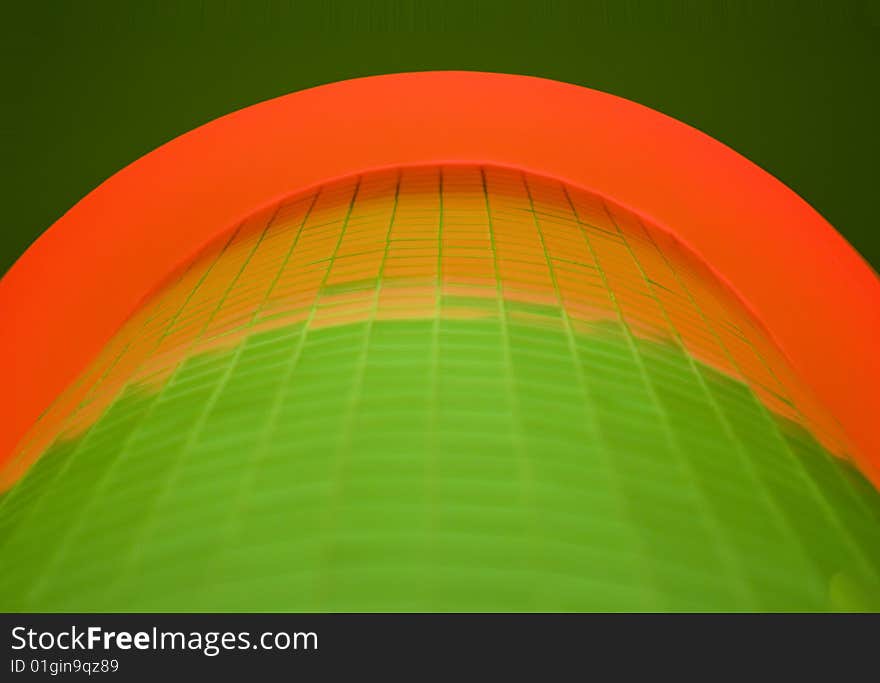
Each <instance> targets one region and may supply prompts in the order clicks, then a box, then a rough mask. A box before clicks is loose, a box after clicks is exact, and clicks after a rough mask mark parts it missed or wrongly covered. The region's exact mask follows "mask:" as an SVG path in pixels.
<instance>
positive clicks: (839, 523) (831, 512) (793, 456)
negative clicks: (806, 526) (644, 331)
mask: <svg viewBox="0 0 880 683" xmlns="http://www.w3.org/2000/svg"><path fill="white" fill-rule="evenodd" d="M639 225H640V226H641V228H642V230H644V232H645V233H646V234H647V235H648V237H649V239H650V240H651V243H652V244H653V245H654V248H655V249H656V250H657V251H658V252H659V253H660V255H661V257H662V258H663V260H664V262H665V263H666V264H667V267H668V268H669V270H670V271H671V272H672V274H673V276H674V277H675V279H676V280H677V281H678V282H679V284H680V285H681V287H682V288H683V289H684V291H685V292H686V294H687V296H688V298H689V299H690V301H691V304H692V305H693V306H694V308H695V309H696V311H697V313H698V314H699V315H700V317H701V318H702V319H703V321H704V322H705V324H706V326H707V328H708V329H709V330H710V332H711V333H712V334H713V336H714V337H715V338H716V340H717V341H718V343H719V344H720V346H721V348H722V349H723V350H724V352H725V354H726V355H727V356H728V358H729V359H730V361H731V362H732V363H733V364H734V367H735V368H737V370H738V371H739V373H740V374H741V375H742V376H743V380H744V381H745V382H746V383H749V379H748V377H747V376H745V375H744V374H743V371H742V368H741V367H740V366H739V364H738V363H737V362H736V360H735V359H734V357H733V355H732V354H731V353H730V351H729V349H728V348H727V346H726V345H725V344H724V342H723V340H721V338H720V336H719V335H718V333H717V331H716V330H715V329H714V326H713V325H712V323H711V322H710V320H709V318H708V316H707V315H706V313H705V312H704V311H703V309H702V307H701V306H700V305H699V303H698V302H697V301H696V298H695V297H694V295H693V293H692V292H691V291H690V288H689V287H688V286H687V285H686V284H685V283H684V281H683V280H682V278H680V277H679V275H678V273H677V272H676V270H675V268H673V266H672V264H671V263H669V261H668V259H667V258H666V256H665V254H663V252H662V251H660V248H659V247H658V246H657V244H656V242H655V241H654V238H653V236H652V235H651V234H650V233H649V231H648V230H647V228H645V226H644V225H643V224H642V223H641V221H640V222H639ZM747 343H748V342H747ZM749 346H750V347H751V348H752V349H753V351H754V353H755V355H756V356H757V357H758V358H759V359H761V361H762V363H764V365H765V367H766V368H767V369H768V371H771V372H772V370H771V369H770V368H769V366H768V365H767V364H766V362H765V361H764V359H763V356H762V355H761V354H759V353H758V352H757V350H756V349H754V347H753V346H752V345H751V344H750V343H749ZM774 378H775V379H776V381H777V382H779V380H778V378H776V377H775V375H774ZM750 393H751V394H752V398H753V400H754V402H755V403H756V404H757V406H758V410H759V411H760V412H761V413H762V414H763V415H764V416H765V419H766V420H767V421H768V422H769V423H770V426H771V431H772V432H773V434H774V435H775V436H776V438H777V439H778V441H779V442H780V444H781V445H782V447H783V450H784V451H785V452H787V453H788V455H789V458H790V460H791V461H792V462H794V463H795V464H796V466H797V469H798V471H799V472H800V473H801V475H802V477H803V479H804V481H806V482H807V484H808V485H809V487H810V488H811V489H812V490H813V491H814V493H815V495H816V498H817V500H821V501H822V507H823V508H824V509H825V512H826V515H827V517H828V518H829V519H832V520H834V525H835V526H836V527H837V528H838V529H839V530H840V531H841V532H842V533H843V536H844V537H845V538H846V539H847V545H848V546H849V547H850V550H851V551H853V552H854V553H855V554H856V556H857V557H859V559H860V560H861V562H862V563H863V566H866V567H870V566H871V562H870V559H869V558H868V557H867V556H866V555H865V554H864V551H862V550H861V548H860V546H859V544H858V542H856V540H855V539H854V538H853V536H852V532H851V531H850V529H849V527H848V526H847V525H846V524H845V523H844V522H843V520H842V519H840V516H839V515H838V513H837V512H836V510H835V509H834V507H833V506H832V505H831V504H830V503H829V501H828V499H827V495H826V494H825V492H824V490H823V489H821V488H820V487H818V486H816V483H815V481H814V479H813V477H812V475H811V474H810V473H809V472H808V471H807V470H806V468H805V467H804V464H803V462H802V461H801V458H800V457H798V455H797V453H795V452H794V450H793V449H792V448H791V445H790V444H789V443H788V441H787V439H786V438H785V437H784V436H783V435H782V434H781V433H780V430H779V428H778V426H777V424H776V421H775V419H774V417H773V415H772V414H771V413H770V411H769V410H768V408H767V407H766V406H765V405H764V403H763V402H762V401H761V400H760V399H759V398H758V397H757V396H755V394H754V392H753V391H751V392H750ZM792 406H794V408H795V410H796V411H797V412H798V415H800V417H801V420H803V424H804V425H806V424H808V423H807V422H806V421H805V419H804V417H803V415H801V413H800V411H799V410H798V408H797V406H796V405H795V404H794V402H792ZM822 456H823V457H825V458H828V457H833V456H829V455H827V454H825V453H824V449H823V454H822ZM832 469H833V471H834V473H835V476H836V477H837V478H841V477H842V474H841V473H840V470H839V468H837V467H834V468H832ZM844 483H846V482H844ZM843 488H844V489H845V490H846V491H847V495H848V496H849V497H850V498H852V499H854V500H856V503H857V504H858V505H859V508H860V509H862V510H864V507H863V505H862V501H861V499H860V498H858V497H857V496H853V495H852V491H851V489H850V487H849V486H844V487H843ZM774 509H776V510H777V512H778V514H780V515H781V514H782V513H781V511H780V510H779V508H778V506H776V505H775V504H774ZM783 521H784V523H785V524H786V527H788V528H789V529H792V527H791V523H790V522H789V521H788V520H785V519H784V520H783ZM795 538H798V545H799V548H800V551H801V553H802V554H806V552H807V551H806V548H805V547H804V545H803V542H802V541H801V540H800V538H799V537H798V536H797V535H795ZM807 557H808V555H807Z"/></svg>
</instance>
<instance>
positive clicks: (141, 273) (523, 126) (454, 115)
mask: <svg viewBox="0 0 880 683" xmlns="http://www.w3.org/2000/svg"><path fill="white" fill-rule="evenodd" d="M450 161H454V162H457V163H496V164H501V165H509V166H515V167H520V168H526V169H529V170H531V171H533V172H535V173H541V174H544V175H551V176H555V177H557V178H560V179H563V180H565V181H566V182H570V183H572V184H575V185H580V186H583V187H587V188H590V189H591V190H593V191H595V192H597V193H599V194H602V195H605V196H608V197H610V198H613V199H614V200H615V201H617V202H619V203H621V204H624V205H627V206H630V207H632V208H633V209H636V210H637V211H638V212H639V213H641V214H643V215H645V216H647V217H650V218H651V219H652V220H653V221H654V222H656V223H658V224H660V225H662V226H664V227H666V228H667V229H668V230H669V231H671V232H673V233H674V234H676V235H677V236H678V237H679V238H680V239H681V240H683V241H684V242H686V243H687V244H688V245H689V246H690V247H691V248H692V249H693V250H694V251H695V252H696V253H697V254H698V255H699V256H701V257H702V258H703V259H705V261H706V262H707V263H708V264H710V265H711V266H712V267H713V269H714V270H715V271H716V273H718V275H719V276H720V277H722V278H723V279H724V280H726V281H727V282H729V283H731V284H732V286H733V287H734V289H735V290H736V291H737V292H738V293H739V295H740V296H741V297H742V298H743V299H744V300H745V301H746V302H747V303H748V304H749V305H750V306H751V307H752V308H753V310H754V311H755V312H756V314H757V316H758V318H759V319H760V320H761V321H762V322H763V324H764V325H765V326H766V327H767V328H768V329H769V330H770V332H771V333H772V334H773V336H774V337H775V339H776V340H777V342H778V343H779V344H780V346H781V347H782V349H783V351H785V352H786V353H787V354H788V356H789V357H790V358H791V360H792V362H793V364H794V365H795V367H796V368H797V370H798V371H799V372H800V373H801V375H802V377H803V378H804V379H805V380H806V381H807V382H808V384H809V385H810V386H811V387H812V388H813V390H814V391H815V392H816V393H817V395H818V396H819V398H820V400H822V401H823V402H824V404H825V405H826V406H827V407H828V408H829V409H830V410H831V412H832V413H833V414H834V415H835V417H836V418H837V419H838V420H839V421H840V423H841V424H842V425H843V427H844V429H845V430H846V432H847V434H848V436H849V438H850V440H851V441H852V442H853V444H854V447H855V450H856V455H857V456H858V460H859V462H860V463H861V464H862V466H863V469H865V471H866V474H868V476H869V477H871V478H872V479H873V480H874V482H875V483H877V482H878V481H880V477H878V472H880V430H878V429H876V427H875V425H874V422H875V420H876V415H877V414H878V408H880V401H878V387H880V361H878V354H877V349H878V348H880V279H878V277H877V275H876V274H875V273H874V272H873V271H872V270H871V268H870V267H869V266H868V265H867V264H866V263H865V262H864V261H863V260H862V259H861V257H860V256H859V255H858V254H857V253H856V252H855V250H853V249H852V247H850V246H849V244H847V242H846V241H845V240H844V239H843V237H841V236H840V235H839V234H838V233H837V232H836V231H835V230H834V229H833V228H832V226H831V225H829V224H828V223H827V222H826V221H825V220H824V219H823V218H822V217H821V216H820V215H819V214H818V213H817V212H816V211H815V210H813V209H812V208H811V207H810V206H809V205H808V204H807V203H806V202H804V201H803V200H802V199H801V198H799V197H798V196H797V195H796V194H795V193H794V192H792V191H791V190H789V189H788V188H787V187H786V186H785V185H783V184H782V183H780V182H779V181H777V180H776V179H775V178H773V177H772V176H770V175H769V174H767V173H766V172H764V171H763V170H762V169H760V168H759V167H757V166H755V165H754V164H752V163H751V162H749V161H748V160H747V159H745V158H744V157H742V156H740V155H738V154H737V153H735V152H733V151H732V150H731V149H729V148H727V147H725V146H724V145H722V144H721V143H719V142H718V141H716V140H714V139H712V138H710V137H708V136H707V135H704V134H703V133H700V132H699V131H697V130H695V129H693V128H690V127H689V126H687V125H685V124H683V123H681V122H678V121H675V120H674V119H671V118H669V117H667V116H664V115H663V114H660V113H658V112H656V111H653V110H651V109H648V108H646V107H643V106H641V105H638V104H635V103H633V102H630V101H627V100H624V99H621V98H618V97H615V96H612V95H608V94H605V93H601V92H597V91H595V90H590V89H587V88H582V87H578V86H573V85H568V84H563V83H558V82H555V81H548V80H544V79H538V78H531V77H525V76H510V75H500V74H487V73H473V72H427V73H410V74H397V75H390V76H376V77H370V78H363V79H356V80H351V81H344V82H340V83H334V84H331V85H325V86H321V87H318V88H313V89H311V90H306V91H302V92H298V93H293V94H291V95H287V96H284V97H280V98H277V99H274V100H270V101H268V102H263V103H261V104H258V105H255V106H252V107H249V108H247V109H244V110H241V111H238V112H235V113H233V114H230V115H228V116H224V117H222V118H220V119H217V120H215V121H213V122H211V123H209V124H206V125H204V126H201V127H200V128H197V129H195V130H193V131H191V132H189V133H187V134H185V135H183V136H181V137H179V138H177V139H175V140H173V141H171V142H169V143H167V144H166V145H163V146H162V147H160V148H158V149H156V150H155V151H153V152H151V153H150V154H148V155H146V156H145V157H143V158H141V159H139V160H137V161H136V162H134V163H133V164H131V165H130V166H128V167H126V168H125V169H123V170H122V171H120V172H119V173H117V174H116V175H114V176H112V177H111V178H110V179H108V180H107V181H105V182H104V183H102V184H101V185H100V186H99V187H98V188H96V189H95V190H94V191H93V192H91V193H90V194H89V195H87V196H86V197H85V198H84V199H83V200H81V201H80V202H79V203H78V204H76V205H75V206H74V207H73V208H72V209H71V210H70V211H68V213H66V214H65V215H64V216H63V217H62V218H61V219H59V220H58V221H57V222H56V223H55V224H54V225H53V226H52V227H51V228H50V229H49V230H47V231H46V232H45V233H44V234H43V235H42V236H41V237H40V238H39V239H38V240H37V241H36V242H35V243H34V244H33V245H32V246H31V247H30V249H28V250H27V251H26V252H25V254H24V255H22V257H21V258H20V259H19V260H18V261H17V262H16V264H15V265H14V266H13V267H12V269H11V270H10V271H9V272H8V273H7V274H6V275H5V276H4V277H3V279H2V280H0V316H2V319H3V321H4V322H3V325H4V334H3V335H2V337H0V376H2V377H4V378H5V379H6V381H7V386H8V387H9V389H10V390H7V391H6V392H4V393H3V395H2V396H0V409H2V411H3V415H4V421H3V427H2V429H0V463H2V462H3V461H4V460H5V459H6V458H8V457H9V456H10V455H11V454H12V452H13V449H14V447H15V445H16V444H17V442H18V441H19V440H20V439H21V437H22V436H23V435H24V433H25V432H26V431H27V429H29V427H30V426H31V425H32V424H33V422H34V420H35V419H36V418H37V417H38V416H39V414H40V413H41V412H42V411H43V410H44V409H45V408H46V407H47V406H48V405H49V404H50V403H51V401H52V400H53V398H54V397H55V396H56V395H57V394H58V393H59V392H60V391H61V390H62V389H63V388H64V387H65V386H67V384H69V383H70V381H72V380H73V378H74V377H75V376H76V375H77V374H78V373H79V372H80V371H81V370H82V369H83V367H84V366H85V365H86V363H87V362H88V361H89V360H90V359H91V358H92V357H94V356H95V354H96V353H97V352H98V351H99V349H100V348H101V347H102V345H103V344H104V343H105V342H106V341H107V339H108V338H109V337H110V336H111V335H112V334H113V333H114V332H115V331H116V330H117V329H118V328H119V326H120V325H121V324H122V323H123V322H124V320H125V319H126V318H127V317H128V315H129V314H130V313H131V312H132V311H133V310H134V308H135V307H136V305H137V304H138V303H139V302H140V301H141V300H142V299H143V297H144V296H145V295H146V294H147V293H149V292H150V291H152V290H153V289H155V287H156V286H157V285H158V284H159V283H160V282H162V281H163V279H164V278H165V277H166V276H167V274H168V273H169V272H170V271H172V270H173V269H174V268H175V267H176V266H177V265H179V264H180V263H181V262H182V261H183V260H185V259H186V258H188V257H189V256H191V255H192V254H193V252H195V251H196V250H197V249H199V248H200V247H201V246H202V245H204V244H205V243H206V242H208V241H210V240H211V239H212V238H214V237H216V236H217V234H218V233H220V232H222V231H223V230H225V229H226V228H228V226H229V225H231V224H232V223H234V222H235V221H236V220H237V219H239V218H241V217H242V216H244V215H246V214H249V213H251V212H252V211H253V210H254V209H255V208H256V207H258V206H260V205H262V204H265V203H266V202H268V201H269V200H271V199H273V198H276V197H278V196H282V195H287V194H290V193H291V192H293V191H295V190H297V189H299V188H304V187H306V186H310V185H315V184H317V183H320V182H322V181H325V180H327V179H329V178H333V177H338V176H343V175H347V174H351V173H354V172H358V171H361V170H366V169H372V168H376V167H380V166H388V165H408V164H420V163H442V162H450Z"/></svg>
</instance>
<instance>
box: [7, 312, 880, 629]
mask: <svg viewBox="0 0 880 683" xmlns="http://www.w3.org/2000/svg"><path fill="white" fill-rule="evenodd" d="M531 312H532V313H534V311H531ZM543 313H544V315H543V316H542V317H540V322H538V320H539V317H534V318H533V321H532V322H528V323H526V322H517V321H516V320H515V319H514V318H513V317H511V316H509V315H508V316H503V317H502V316H498V317H496V318H487V319H480V320H445V319H437V320H411V321H381V320H375V321H367V322H364V323H358V324H347V325H341V326H337V327H328V328H324V329H309V330H308V332H307V333H305V332H304V329H305V328H304V327H303V326H301V325H299V326H288V327H284V328H281V329H276V330H273V331H270V332H264V333H260V334H255V335H252V336H250V337H248V338H247V339H246V340H244V341H243V342H242V343H241V344H240V346H238V347H237V348H235V349H233V350H231V351H230V350H226V351H222V352H220V351H218V352H213V353H206V354H201V355H198V356H196V357H193V358H190V359H188V360H186V361H185V362H184V363H183V364H182V365H180V366H179V367H178V368H177V370H176V371H175V373H174V374H173V376H172V377H171V378H170V380H169V381H167V382H166V383H165V384H164V385H163V387H162V388H161V390H160V391H156V390H146V389H144V388H143V387H141V388H137V387H129V388H128V389H127V390H126V392H125V393H124V394H123V395H122V396H121V397H119V398H118V399H117V400H116V401H115V402H114V403H113V404H112V405H111V407H110V408H109V409H108V410H107V411H106V412H105V413H104V415H103V416H102V417H101V419H100V420H99V421H98V422H97V423H96V424H95V425H94V426H93V427H92V428H91V429H90V430H89V431H88V432H86V433H85V435H84V436H83V437H81V438H80V439H78V440H76V441H68V442H65V443H56V445H55V446H53V448H52V449H51V450H50V451H49V452H48V453H46V454H45V455H44V456H43V457H42V458H41V459H40V460H39V461H38V463H37V464H36V465H35V466H34V467H33V468H32V469H31V470H30V472H29V473H28V475H27V476H26V477H25V479H24V480H23V481H22V482H20V484H19V485H18V486H17V487H15V488H14V489H12V491H10V492H9V493H7V494H6V495H5V497H3V499H2V501H0V561H2V565H3V566H2V572H0V609H3V610H53V611H54V610H58V611H61V610H91V611H120V610H267V611H281V610H728V609H729V610H753V609H760V610H826V609H835V610H838V609H840V610H844V609H857V610H864V609H876V608H878V595H880V591H878V586H880V496H878V494H877V493H876V492H875V491H874V489H873V488H871V487H870V485H869V484H867V483H866V482H865V481H864V480H863V479H862V478H861V477H860V476H859V475H858V474H857V473H856V472H855V471H854V470H853V469H852V468H850V467H849V466H848V465H846V464H845V463H843V462H841V461H838V460H835V459H833V458H832V457H830V456H829V455H827V454H826V453H825V452H824V451H823V449H822V448H821V447H820V446H819V445H818V444H817V443H816V442H815V441H814V440H813V439H812V438H811V437H809V436H808V435H807V434H806V433H805V432H804V431H803V430H801V429H800V428H797V427H795V426H793V425H791V424H790V423H787V422H784V421H782V420H780V419H778V418H775V417H773V416H772V415H771V414H770V413H769V412H768V411H767V410H766V409H765V408H764V407H763V406H762V405H761V403H759V402H758V400H757V399H756V398H755V397H754V395H753V394H752V393H751V391H750V390H749V389H748V388H747V387H746V386H744V385H742V384H740V383H738V382H735V381H734V380H731V379H729V378H727V377H724V376H722V375H720V374H718V373H716V372H714V371H712V370H710V369H707V368H706V367H704V366H701V365H700V364H698V363H696V362H694V361H692V360H691V359H689V358H688V357H687V356H686V355H685V354H684V353H683V352H682V351H681V350H680V349H679V348H677V347H674V346H672V345H666V344H661V343H658V342H651V341H645V340H640V339H635V338H633V337H632V336H630V335H629V334H628V333H627V331H626V329H625V328H624V327H622V326H620V325H618V324H616V323H602V324H597V325H596V326H595V328H594V331H593V332H592V333H589V334H579V335H574V334H573V333H572V332H571V330H570V328H568V327H566V326H565V325H564V324H563V320H562V318H561V317H560V316H559V313H558V311H554V310H552V309H547V310H545V311H543Z"/></svg>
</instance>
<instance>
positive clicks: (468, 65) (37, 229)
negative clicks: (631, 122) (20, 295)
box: [0, 0, 880, 272]
mask: <svg viewBox="0 0 880 683" xmlns="http://www.w3.org/2000/svg"><path fill="white" fill-rule="evenodd" d="M0 24H2V26H3V29H2V31H3V35H2V36H0V37H2V43H3V46H4V50H5V51H6V55H5V56H4V59H3V60H2V63H3V67H2V69H3V92H4V94H5V96H6V97H5V99H6V102H5V106H4V107H3V108H2V125H3V131H4V162H5V163H4V172H3V173H4V182H3V193H4V196H3V205H4V217H3V226H2V234H0V272H3V271H5V270H6V269H7V268H8V267H9V265H11V264H12V262H13V261H14V260H15V259H16V258H17V257H18V255H19V254H21V252H22V251H24V249H25V248H26V247H27V246H28V245H29V244H30V243H31V242H32V241H33V240H34V239H35V238H36V237H37V236H38V235H39V234H40V233H41V232H42V231H43V230H44V229H46V228H47V227H48V226H49V225H50V224H51V223H52V222H53V221H54V220H56V219H57V218H58V217H59V216H60V215H61V214H62V213H64V211H66V210H67V209H68V208H69V207H70V206H72V205H73V204H74V203H75V202H76V201H77V200H78V199H80V198H81V197H82V196H83V195H85V194H86V193H87V192H89V191H90V190H91V189H92V188H94V187H95V186H96V185H97V184H98V183H100V182H101V181H102V180H104V179H105V178H107V177H108V176H110V175H112V174H113V173H114V172H116V171H117V170H119V169H120V168H122V167H123V166H125V165H126V164H128V163H130V162H132V161H133V160H135V159H136V158H137V157H139V156H141V155H143V154H145V153H146V152H149V151H150V150H151V149H153V148H155V147H157V146H158V145H161V144H162V143H164V142H166V141H167V140H169V139H171V138H173V137H175V136H177V135H180V134H181V133H184V132H186V131H188V130H190V129H192V128H194V127H196V126H198V125H200V124H203V123H205V122H207V121H210V120H211V119H214V118H216V117H218V116H220V115H222V114H226V113H228V112H230V111H233V110H235V109H239V108H241V107H245V106H247V105H250V104H253V103H255V102H259V101H261V100H265V99H268V98H271V97H275V96H277V95H282V94H284V93H288V92H291V91H294V90H299V89H302V88H305V87H309V86H313V85H318V84H321V83H326V82H330V81H336V80H340V79H344V78H351V77H355V76H364V75H370V74H379V73H388V72H395V71H411V70H425V69H473V70H482V71H502V72H509V73H523V74H532V75H538V76H544V77H547V78H553V79H557V80H562V81H568V82H571V83H578V84H582V85H586V86H590V87H593V88H598V89H600V90H605V91H607V92H611V93H614V94H617V95H621V96H623V97H627V98H629V99H632V100H636V101H638V102H641V103H643V104H646V105H648V106H650V107H653V108H655V109H658V110H660V111H662V112H665V113H666V114H669V115H671V116H673V117H675V118H678V119H680V120H682V121H685V122H686V123H689V124H691V125H692V126H695V127H697V128H699V129H701V130H703V131H705V132H707V133H709V134H710V135H712V136H714V137H715V138H717V139H719V140H721V141H722V142H725V143H726V144H728V145H730V146H731V147H733V148H734V149H736V150H737V151H739V152H741V153H742V154H744V155H745V156H747V157H748V158H750V159H752V160H753V161H755V162H756V163H758V164H759V165H761V166H762V167H764V168H765V169H767V170H768V171H770V172H771V173H773V174H774V175H776V176H777V177H779V178H780V179H781V180H783V181H784V182H785V183H787V184H788V185H790V186H791V187H792V188H793V189H794V190H795V191H797V192H798V193H799V194H800V195H801V196H803V197H804V198H805V199H806V200H807V201H809V202H810V203H811V204H812V205H813V206H815V207H816V208H817V209H818V210H819V211H820V212H821V213H822V214H823V215H825V216H826V217H827V218H828V219H829V220H830V221H831V222H832V223H833V224H834V225H835V226H836V227H837V228H838V229H839V230H840V231H841V232H842V233H843V234H844V235H845V236H846V237H847V238H848V239H849V240H850V242H851V243H852V244H853V245H854V246H855V247H856V248H857V249H859V250H860V251H861V253H862V254H863V255H864V256H865V257H866V258H867V259H868V260H869V261H870V262H871V263H872V264H873V265H874V267H875V268H877V267H878V264H880V232H878V229H877V224H876V197H877V188H876V182H877V174H876V171H875V166H876V163H877V159H878V156H880V154H878V152H880V136H878V135H877V133H876V126H877V121H878V120H880V106H878V104H880V99H878V98H880V96H878V88H877V74H878V73H880V69H878V67H880V50H878V47H877V46H878V45H880V9H878V7H877V3H874V2H850V3H843V2H824V3H823V2H815V1H813V2H809V1H801V2H793V1H791V0H787V1H785V2H773V1H772V0H764V1H762V2H736V3H731V2H724V3H721V2H714V3H711V2H666V3H652V2H624V1H618V2H608V3H585V2H579V3H575V2H569V3H563V2H548V1H544V2H533V3H522V4H517V3H514V2H512V1H511V0H508V1H507V2H501V3H494V4H489V3H440V2H428V1H424V2H397V3H378V2H367V1H361V2H356V3H340V2H323V3H317V2H311V3H308V4H305V3H289V2H265V1H259V0H258V1H253V2H241V3H230V2H186V3H181V2H173V3H171V2H168V3H146V2H139V3H122V2H56V3H42V4H40V5H37V3H5V4H4V9H3V10H2V19H0Z"/></svg>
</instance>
